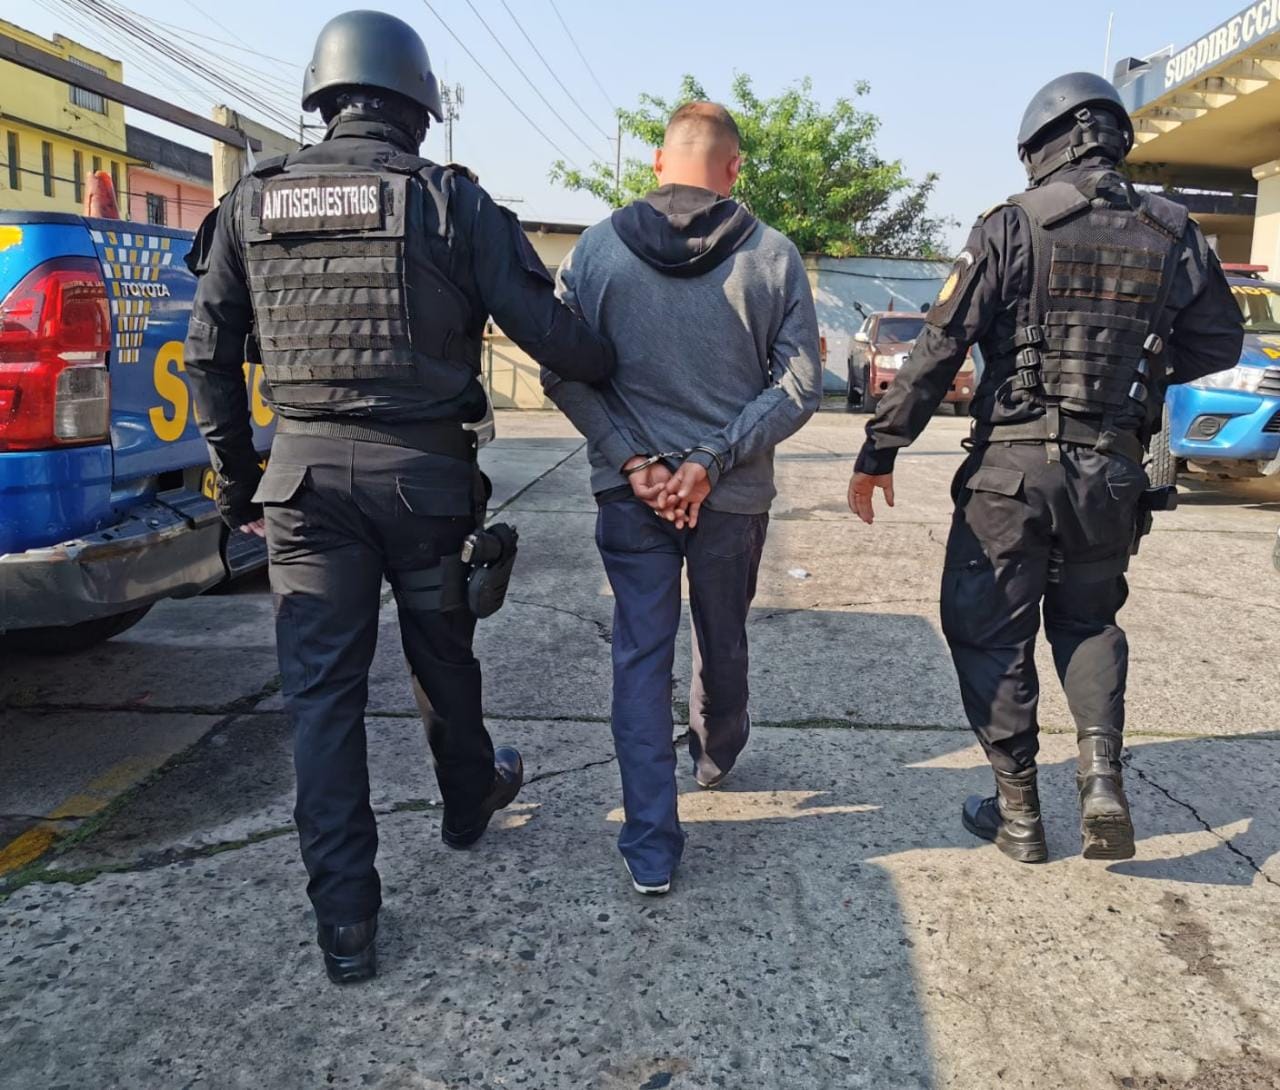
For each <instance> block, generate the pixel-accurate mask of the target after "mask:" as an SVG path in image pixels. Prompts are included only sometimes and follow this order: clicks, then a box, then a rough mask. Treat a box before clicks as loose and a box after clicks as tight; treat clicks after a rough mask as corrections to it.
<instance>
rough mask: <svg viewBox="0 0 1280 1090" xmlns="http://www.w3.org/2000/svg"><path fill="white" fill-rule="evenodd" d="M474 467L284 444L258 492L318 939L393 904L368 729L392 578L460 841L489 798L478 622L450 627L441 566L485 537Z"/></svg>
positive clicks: (301, 440) (453, 612)
mask: <svg viewBox="0 0 1280 1090" xmlns="http://www.w3.org/2000/svg"><path fill="white" fill-rule="evenodd" d="M478 477H479V475H478V472H477V470H476V467H475V464H474V462H471V461H462V460H460V459H456V458H445V457H442V456H440V455H434V454H424V453H421V452H419V451H416V450H410V449H406V448H403V447H397V446H387V445H383V444H379V443H371V442H358V441H352V440H349V439H332V438H322V437H316V436H310V435H307V436H303V435H278V436H277V437H276V439H275V442H274V444H273V448H272V452H271V462H270V464H269V465H268V467H267V472H266V476H265V477H264V478H263V481H262V485H261V487H260V488H259V490H258V495H257V499H258V500H259V501H260V502H261V503H262V504H263V505H264V508H265V511H266V521H267V544H268V548H269V553H270V559H271V589H272V591H273V592H274V594H275V601H276V643H277V649H278V652H279V656H280V672H281V675H282V677H283V681H284V698H285V703H286V707H287V708H288V711H289V715H290V718H291V719H292V721H293V725H294V730H295V737H294V764H295V767H296V770H297V777H298V795H297V807H296V809H295V812H294V817H295V819H296V821H297V825H298V834H299V838H300V840H301V846H302V858H303V862H304V863H305V864H306V867H307V873H308V875H309V876H310V882H309V884H308V886H307V893H308V894H309V896H310V897H311V901H312V904H314V906H315V910H316V915H317V917H318V919H319V921H320V923H322V924H349V923H355V922H358V921H360V920H363V919H366V918H368V917H369V916H371V915H373V913H374V912H376V911H377V909H378V907H379V905H380V904H381V885H380V882H379V879H378V872H377V870H376V869H375V867H374V858H375V856H376V855H377V850H378V830H377V825H376V823H375V821H374V816H373V811H372V809H371V808H370V806H369V772H368V767H367V764H366V750H365V727H364V713H365V704H366V700H367V697H368V680H369V678H368V675H369V667H370V664H371V663H372V661H373V654H374V649H375V647H376V644H377V638H378V614H379V609H380V606H381V587H382V580H383V577H384V576H385V577H386V578H387V580H388V582H390V584H391V587H392V589H393V591H394V592H395V596H396V604H397V607H398V609H399V618H400V637H401V640H402V642H403V645H404V653H405V657H406V658H407V659H408V662H409V668H410V670H411V671H412V674H413V677H414V679H415V681H416V682H417V683H418V685H419V686H420V688H421V693H420V694H419V703H420V704H422V705H423V710H424V717H425V718H426V721H427V723H426V725H427V737H428V741H429V742H430V747H431V752H432V756H433V757H434V759H435V765H436V775H437V779H438V781H439V785H440V791H441V795H442V797H443V799H444V804H445V807H446V809H447V810H448V812H449V814H450V819H451V821H452V822H453V823H455V824H457V825H458V826H463V825H465V824H467V822H468V821H469V819H470V815H472V814H474V813H475V812H476V811H478V810H479V808H480V805H481V802H482V800H483V798H484V797H485V795H486V794H487V793H488V791H489V789H490V788H491V787H492V785H493V776H494V770H493V744H492V742H491V741H490V739H489V735H488V733H487V731H486V730H485V727H484V721H483V718H482V715H481V704H480V664H479V663H478V662H477V661H476V659H475V656H474V654H472V649H471V641H472V636H473V634H474V631H475V617H474V616H473V615H472V614H471V612H470V611H469V610H468V609H466V608H465V605H464V606H463V607H462V608H457V609H450V610H447V611H441V609H440V608H439V606H440V604H441V594H440V586H439V584H440V576H441V573H442V571H443V569H442V568H441V564H440V562H441V559H442V558H445V557H450V556H456V554H457V553H458V552H459V550H460V549H461V547H462V543H463V541H464V540H465V538H466V537H467V535H468V534H469V533H471V531H472V530H473V529H474V528H475V526H476V523H477V515H478V505H479V506H482V505H483V499H482V498H480V497H479V496H478V491H479V490H478V486H477V482H478Z"/></svg>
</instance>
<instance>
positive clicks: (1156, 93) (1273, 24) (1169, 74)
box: [1121, 0, 1280, 110]
mask: <svg viewBox="0 0 1280 1090" xmlns="http://www.w3.org/2000/svg"><path fill="white" fill-rule="evenodd" d="M1278 31H1280V0H1258V2H1257V3H1256V4H1250V5H1249V6H1248V7H1247V8H1245V9H1244V11H1242V12H1240V13H1239V14H1238V15H1233V16H1232V17H1231V18H1230V19H1228V20H1227V21H1226V22H1224V23H1223V24H1222V25H1221V26H1218V27H1215V28H1214V29H1213V30H1211V31H1209V33H1208V34H1206V35H1204V36H1203V37H1202V38H1199V39H1198V40H1197V41H1194V42H1192V43H1191V44H1190V45H1189V46H1187V47H1186V48H1184V49H1179V50H1177V51H1175V52H1174V54H1173V55H1172V56H1171V57H1168V58H1167V59H1166V60H1165V61H1164V62H1163V63H1156V64H1154V65H1153V66H1152V67H1151V69H1149V70H1148V71H1146V72H1143V73H1142V74H1141V75H1140V76H1138V78H1137V79H1135V80H1134V81H1133V82H1132V83H1130V84H1128V85H1127V86H1126V87H1124V88H1123V89H1122V92H1121V93H1122V95H1123V96H1124V98H1125V100H1126V102H1127V104H1128V106H1129V108H1130V109H1131V110H1133V109H1138V108H1140V107H1142V106H1145V105H1147V104H1148V103H1150V102H1152V101H1154V100H1155V99H1157V98H1159V97H1160V96H1161V95H1163V94H1165V93H1166V92H1168V91H1170V90H1172V89H1173V88H1174V87H1177V86H1179V85H1180V84H1183V83H1187V82H1189V81H1191V80H1194V79H1196V78H1197V77H1199V76H1201V75H1202V74H1204V73H1205V72H1206V71H1207V70H1208V69H1210V68H1213V67H1215V66H1216V65H1218V64H1221V63H1222V62H1223V61H1224V60H1227V59H1228V58H1229V57H1232V56H1234V55H1235V54H1237V53H1241V52H1243V51H1244V50H1246V49H1248V48H1249V47H1250V46H1253V45H1256V44H1257V43H1258V42H1260V41H1261V40H1262V39H1264V38H1266V37H1268V36H1269V35H1271V34H1275V33H1277V32H1278Z"/></svg>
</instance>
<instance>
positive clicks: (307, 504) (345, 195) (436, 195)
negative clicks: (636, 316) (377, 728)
mask: <svg viewBox="0 0 1280 1090" xmlns="http://www.w3.org/2000/svg"><path fill="white" fill-rule="evenodd" d="M302 104H303V108H304V109H308V110H311V109H318V110H319V111H320V113H321V115H322V117H323V118H324V121H325V123H326V125H327V130H326V132H325V138H324V140H323V142H321V143H320V144H317V145H315V146H314V147H307V148H303V149H302V150H301V151H298V152H295V153H292V154H290V155H287V156H284V157H283V158H279V159H274V160H271V161H269V162H265V163H262V164H261V165H260V166H258V167H257V168H256V169H255V170H254V171H253V172H252V173H251V174H250V175H249V176H248V177H246V178H244V179H243V180H242V181H241V182H240V183H239V184H238V185H237V186H236V188H235V189H234V190H233V191H232V192H231V193H230V194H229V195H228V197H227V198H226V200H224V201H223V203H222V204H221V205H220V206H219V208H218V210H217V211H216V212H215V213H214V214H213V215H212V216H211V217H210V218H209V219H208V220H207V221H206V223H205V224H204V226H203V227H202V228H201V229H200V232H199V234H198V236H197V239H196V243H195V246H194V248H193V255H192V259H191V263H192V265H193V266H194V268H195V269H196V271H197V273H198V275H199V277H200V279H199V286H198V288H197V292H196V298H195V305H194V310H193V313H192V318H191V326H190V330H189V333H188V339H187V343H186V367H187V371H188V374H189V375H190V378H191V384H192V387H193V390H194V392H195V398H196V404H197V407H198V409H199V419H200V422H201V428H202V431H203V433H204V436H205V438H206V439H207V440H208V443H209V446H210V450H211V454H212V458H213V463H214V467H215V469H216V470H217V472H218V476H219V483H220V494H219V504H220V507H221V510H222V514H223V517H224V518H225V520H226V521H227V522H228V523H229V524H230V525H231V526H233V527H241V528H246V529H250V530H258V531H259V532H261V529H262V523H261V522H260V521H258V520H260V519H262V518H263V512H264V511H265V536H266V538H267V543H268V548H269V553H270V559H271V583H272V589H273V591H274V592H275V596H276V604H277V632H276V635H277V643H278V648H279V654H280V666H281V673H282V675H283V682H284V694H285V698H286V700H287V704H288V709H289V712H290V715H291V718H292V719H293V722H294V725H295V729H296V744H295V761H296V767H297V778H298V797H297V809H296V813H295V816H296V819H297V823H298V830H299V834H300V838H301V846H302V855H303V860H304V862H305V864H306V867H307V872H308V874H309V876H310V883H309V885H308V893H309V894H310V897H311V900H312V903H313V904H314V906H315V910H316V916H317V920H318V923H319V943H320V946H321V948H322V950H323V952H324V961H325V966H326V968H327V970H328V973H329V976H330V978H331V979H333V980H334V981H335V982H345V981H352V980H361V979H365V978H367V977H371V976H373V975H374V973H375V971H376V954H375V946H374V940H375V935H376V931H377V916H378V909H379V906H380V904H381V896H380V884H379V879H378V873H377V871H376V870H375V868H374V857H375V854H376V852H377V846H378V839H377V828H376V824H375V822H374V816H373V811H372V810H371V809H370V806H369V780H368V770H367V767H366V760H365V729H364V710H365V702H366V697H367V691H368V670H369V666H370V663H371V661H372V658H373V653H374V646H375V641H376V638H377V634H378V617H379V606H380V600H379V599H380V588H381V584H382V580H383V578H384V577H385V578H386V579H387V580H388V581H389V583H390V585H391V588H392V590H393V591H394V594H395V598H396V604H397V607H398V610H399V618H400V631H401V638H402V641H403V644H404V652H405V656H406V658H407V659H408V662H409V666H410V669H411V671H412V674H413V679H414V687H415V692H416V695H417V697H418V701H419V704H420V706H421V707H422V709H423V713H424V718H425V720H426V726H427V737H428V740H429V742H430V748H431V751H432V756H433V758H434V762H435V769H436V774H437V777H438V780H439V785H440V791H441V795H442V797H443V799H444V817H443V826H442V834H443V838H444V841H445V843H446V844H447V845H449V846H450V847H453V848H465V847H467V846H469V845H471V844H473V843H475V842H476V841H477V840H478V839H479V838H480V836H481V834H482V833H483V832H484V830H485V827H486V826H487V824H488V822H489V820H490V818H491V817H492V815H493V813H494V812H495V811H496V810H498V809H500V808H502V807H504V806H506V805H508V804H509V803H510V802H511V801H512V800H513V799H514V798H515V796H516V793H517V792H518V791H519V789H520V785H521V782H522V778H523V769H522V764H521V760H520V755H519V753H517V752H516V751H515V750H514V749H499V750H498V751H497V753H496V754H495V751H494V748H493V744H492V742H491V741H490V739H489V735H488V733H487V732H486V730H485V726H484V722H483V719H482V716H481V703H480V692H481V681H480V666H479V663H477V662H476V659H475V657H474V655H473V653H472V635H473V632H474V628H475V616H474V614H473V613H472V611H471V610H470V609H468V608H467V605H466V597H465V591H466V583H465V581H466V579H467V575H468V566H467V564H466V563H465V561H464V559H463V555H462V554H463V551H464V542H465V541H466V539H467V538H468V535H470V534H471V533H472V531H473V530H475V529H476V527H477V525H478V524H480V523H481V522H482V521H483V517H484V508H485V502H486V499H487V492H486V487H487V483H488V482H487V481H486V480H485V479H484V478H483V476H482V475H481V474H480V472H479V471H478V469H477V466H476V449H475V437H474V435H473V434H472V433H471V432H470V431H468V430H467V429H465V428H464V427H463V425H464V424H466V423H468V422H474V421H478V420H479V419H481V417H482V416H483V415H484V414H485V412H486V408H487V402H486V399H485V393H484V390H483V388H482V387H481V385H480V382H479V381H478V377H479V373H480V361H481V344H482V340H481V338H482V334H483V332H484V328H485V323H486V321H487V320H488V318H489V316H490V315H493V317H494V318H495V319H496V320H497V321H498V323H499V324H500V325H501V327H502V329H503V331H504V332H505V333H506V334H507V335H508V336H510V337H511V338H512V339H513V340H514V341H515V342H516V343H517V344H518V345H520V347H521V348H523V349H524V350H525V351H526V352H528V353H529V354H530V355H531V356H533V358H534V359H536V360H537V361H538V362H539V363H541V364H543V365H544V366H546V367H549V368H550V369H551V370H553V371H555V372H556V373H558V374H560V375H562V376H564V377H565V378H567V379H577V380H581V381H585V382H598V381H601V380H603V379H604V378H606V377H607V376H608V374H609V373H610V371H611V369H612V367H613V361H614V356H613V349H612V347H611V346H610V345H609V344H608V343H607V342H605V341H603V340H601V339H600V338H598V337H597V336H596V335H595V334H593V333H592V332H591V331H590V330H589V329H588V328H587V326H586V325H585V324H584V323H582V322H581V321H580V320H579V319H578V318H576V317H575V316H574V315H573V314H572V313H571V312H570V311H569V310H567V309H566V308H564V307H563V306H561V305H560V304H559V303H558V302H557V301H556V299H555V295H554V285H553V284H552V281H551V279H550V277H549V276H548V275H547V273H546V270H545V269H544V267H543V265H542V263H541V262H540V261H539V259H538V257H537V255H536V254H535V253H534V252H533V249H532V247H531V246H530V245H529V243H528V241H527V240H526V238H525V236H524V234H523V232H522V230H521V228H520V225H519V223H518V222H517V220H516V218H515V217H514V216H513V215H511V213H509V212H508V211H506V210H504V209H502V208H500V207H499V206H497V205H496V204H494V202H493V201H492V199H491V198H490V197H489V195H488V194H487V193H486V192H485V191H484V190H483V189H481V188H480V187H479V186H478V185H477V184H476V183H475V180H474V178H473V177H470V176H468V175H467V174H466V172H465V171H463V170H462V169H461V168H451V167H441V166H437V165H436V164H434V163H432V162H429V161H428V160H426V159H422V158H419V156H418V154H417V152H418V148H419V145H420V144H421V143H422V140H423V138H424V136H425V134H426V130H427V125H428V117H429V116H430V117H434V118H436V120H440V117H441V109H440V96H439V90H438V87H437V83H436V77H435V76H434V75H433V74H432V71H431V64H430V62H429V60H428V58H427V51H426V48H425V46H424V45H423V43H422V41H421V39H420V38H419V37H418V35H417V34H416V33H415V32H414V31H413V29H412V28H411V27H409V26H408V25H407V24H405V23H403V22H401V21H400V20H399V19H396V18H393V17H392V16H390V15H384V14H381V13H378V12H371V11H356V12H349V13H347V14H345V15H340V16H338V17H337V18H335V19H334V20H333V21H331V22H330V23H328V24H327V25H326V26H325V27H324V29H323V30H322V31H321V33H320V37H319V39H318V41H317V42H316V48H315V55H314V58H313V59H312V61H311V64H310V65H309V66H308V68H307V73H306V81H305V85H304V90H303V100H302ZM246 359H250V360H259V359H260V360H261V362H262V365H263V368H264V372H265V377H266V380H267V383H268V385H269V393H268V397H269V400H270V403H271V405H272V407H273V408H274V409H275V410H276V412H277V413H278V414H279V424H278V430H277V433H276V437H275V441H274V446H273V450H272V452H271V460H270V464H269V466H268V468H267V470H266V474H265V476H263V475H262V473H261V472H260V470H259V466H258V456H257V455H256V454H255V452H254V448H253V444H252V441H251V431H250V426H249V411H248V410H249V406H248V400H247V395H246V390H245V381H244V376H243V373H242V367H243V363H244V361H245V360H246ZM469 553H470V550H468V555H469Z"/></svg>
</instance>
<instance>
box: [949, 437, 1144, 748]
mask: <svg viewBox="0 0 1280 1090" xmlns="http://www.w3.org/2000/svg"><path fill="white" fill-rule="evenodd" d="M1147 483H1148V482H1147V476H1146V473H1145V471H1144V470H1143V468H1142V467H1141V466H1140V465H1138V464H1137V463H1136V462H1133V461H1130V460H1129V459H1128V458H1124V457H1122V456H1120V455H1117V454H1101V453H1098V452H1097V451H1095V450H1093V449H1092V448H1090V447H1081V446H1063V448H1062V459H1061V461H1056V462H1051V461H1049V459H1048V458H1047V457H1046V451H1045V447H1044V445H1043V444H1041V443H992V444H991V445H989V446H985V447H978V448H976V449H975V450H974V451H973V452H972V453H971V454H970V456H969V458H968V460H967V461H966V462H965V463H964V465H962V466H961V467H960V471H959V472H958V473H957V474H956V478H955V482H954V483H953V485H952V496H953V499H954V500H955V502H956V510H955V515H954V517H953V520H952V525H951V536H950V538H949V540H948V542H947V553H946V565H945V570H944V572H943V578H942V629H943V633H944V634H945V636H946V638H947V643H948V645H949V646H950V648H951V656H952V659H953V660H954V662H955V666H956V673H957V674H958V675H959V680H960V694H961V697H962V698H963V700H964V708H965V713H966V714H967V716H968V719H969V723H970V725H971V726H972V727H973V730H974V731H975V733H976V734H977V735H978V738H979V740H980V741H981V743H982V746H983V748H984V749H985V750H986V752H987V756H988V758H989V759H990V761H991V764H992V765H993V766H994V767H995V768H997V769H999V770H1001V771H1005V772H1017V771H1021V770H1022V769H1026V768H1029V767H1031V766H1032V765H1034V763H1035V758H1036V753H1037V751H1038V748H1039V739H1038V734H1039V723H1038V722H1037V719H1036V708H1037V704H1038V702H1039V697H1040V683H1039V678H1038V676H1037V673H1036V665H1035V643H1036V634H1037V633H1038V632H1039V629H1040V612H1041V603H1043V609H1044V627H1045V635H1046V637H1047V638H1048V640H1049V644H1050V646H1051V647H1052V649H1053V660H1054V665H1055V666H1056V667H1057V671H1058V677H1059V678H1060V680H1061V682H1062V686H1063V689H1064V690H1065V691H1066V695H1067V702H1068V704H1069V705H1070V708H1071V714H1072V716H1073V717H1074V719H1075V721H1076V726H1077V728H1079V729H1083V728H1087V727H1097V726H1105V727H1114V728H1116V729H1123V727H1124V690H1125V678H1126V674H1127V671H1128V665H1129V646H1128V643H1127V642H1126V640H1125V634H1124V631H1123V630H1122V629H1121V628H1120V627H1119V626H1118V625H1117V624H1116V614H1117V613H1118V612H1119V610H1120V607H1121V606H1123V605H1124V602H1125V599H1126V597H1127V596H1128V586H1127V584H1126V583H1125V579H1124V575H1123V571H1124V569H1125V567H1126V566H1127V558H1128V556H1129V552H1130V549H1131V546H1132V541H1133V534H1134V528H1135V525H1136V521H1137V518H1138V509H1139V501H1140V500H1141V498H1142V494H1143V492H1144V491H1145V489H1146V488H1147Z"/></svg>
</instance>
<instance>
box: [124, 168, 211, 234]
mask: <svg viewBox="0 0 1280 1090" xmlns="http://www.w3.org/2000/svg"><path fill="white" fill-rule="evenodd" d="M128 190H129V192H128V203H127V204H126V203H125V201H124V200H122V201H121V202H120V204H121V210H122V211H124V212H125V215H126V216H127V217H128V218H129V219H131V220H137V221H138V222H139V223H146V222H148V221H147V197H148V196H149V195H153V194H154V195H156V196H160V197H163V198H164V199H165V223H166V224H167V225H168V226H169V227H180V228H182V229H183V230H184V231H194V230H195V229H196V228H197V227H199V226H200V221H201V220H202V219H204V217H205V216H206V215H207V214H208V213H209V212H210V211H211V210H212V209H213V190H212V189H210V188H209V186H207V185H205V184H204V183H203V182H198V181H183V180H182V179H181V178H177V177H174V176H172V175H168V174H160V173H158V172H157V171H154V170H150V169H148V168H147V167H139V166H131V167H130V168H129V185H128Z"/></svg>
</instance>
